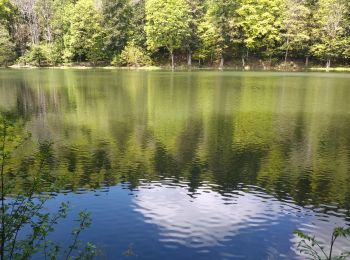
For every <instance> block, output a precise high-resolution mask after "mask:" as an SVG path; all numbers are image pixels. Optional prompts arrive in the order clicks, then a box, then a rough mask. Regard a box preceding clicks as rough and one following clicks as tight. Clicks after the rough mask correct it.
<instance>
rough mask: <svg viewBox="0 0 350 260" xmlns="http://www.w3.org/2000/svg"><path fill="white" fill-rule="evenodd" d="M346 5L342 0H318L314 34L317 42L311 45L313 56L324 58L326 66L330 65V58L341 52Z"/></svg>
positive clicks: (342, 48)
mask: <svg viewBox="0 0 350 260" xmlns="http://www.w3.org/2000/svg"><path fill="white" fill-rule="evenodd" d="M345 12H346V5H345V3H344V1H342V0H320V1H319V2H318V6H317V10H316V13H315V18H316V21H317V27H316V29H315V32H314V35H316V36H317V42H316V43H315V44H314V45H313V46H312V49H311V50H312V52H313V54H314V55H315V56H317V57H319V58H321V59H326V61H327V62H326V68H327V69H329V67H330V66H331V59H332V58H336V57H338V56H339V55H341V54H342V52H343V51H344V45H345V41H346V38H345V35H344V33H345Z"/></svg>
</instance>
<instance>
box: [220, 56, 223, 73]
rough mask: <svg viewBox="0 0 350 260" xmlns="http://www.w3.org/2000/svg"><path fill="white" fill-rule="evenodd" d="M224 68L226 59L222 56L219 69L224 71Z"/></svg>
mask: <svg viewBox="0 0 350 260" xmlns="http://www.w3.org/2000/svg"><path fill="white" fill-rule="evenodd" d="M223 68H224V57H223V56H221V59H220V65H219V69H221V70H222V69H223Z"/></svg>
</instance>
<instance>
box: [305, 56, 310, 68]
mask: <svg viewBox="0 0 350 260" xmlns="http://www.w3.org/2000/svg"><path fill="white" fill-rule="evenodd" d="M305 67H306V68H307V67H309V56H306V58H305Z"/></svg>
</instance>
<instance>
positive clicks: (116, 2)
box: [102, 0, 132, 59]
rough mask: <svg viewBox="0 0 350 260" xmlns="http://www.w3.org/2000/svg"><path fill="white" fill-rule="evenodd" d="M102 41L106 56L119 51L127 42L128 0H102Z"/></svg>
mask: <svg viewBox="0 0 350 260" xmlns="http://www.w3.org/2000/svg"><path fill="white" fill-rule="evenodd" d="M102 6H103V7H102V12H103V27H104V29H105V30H106V34H105V38H104V42H105V45H106V50H107V52H108V56H109V58H110V59H111V58H112V57H113V55H114V54H117V53H120V52H121V51H122V50H123V48H124V47H125V46H126V44H127V42H128V36H129V30H130V17H131V15H132V14H131V6H130V5H129V1H128V0H103V5H102Z"/></svg>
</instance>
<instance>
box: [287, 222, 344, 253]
mask: <svg viewBox="0 0 350 260" xmlns="http://www.w3.org/2000/svg"><path fill="white" fill-rule="evenodd" d="M294 234H295V235H297V236H298V237H299V238H300V239H301V240H300V242H299V244H298V249H299V251H300V253H302V254H303V255H305V256H307V259H315V260H322V259H326V260H332V259H338V260H340V259H344V260H345V259H348V257H350V252H343V253H341V254H340V255H339V256H333V248H334V243H335V241H336V240H337V238H339V237H345V238H347V237H350V227H347V228H345V227H336V228H334V230H333V233H332V239H331V244H330V246H329V250H326V248H325V246H324V245H323V243H322V242H321V241H318V240H317V239H316V238H315V237H314V236H309V235H307V234H305V233H304V232H302V231H300V230H296V231H294Z"/></svg>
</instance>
